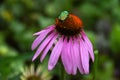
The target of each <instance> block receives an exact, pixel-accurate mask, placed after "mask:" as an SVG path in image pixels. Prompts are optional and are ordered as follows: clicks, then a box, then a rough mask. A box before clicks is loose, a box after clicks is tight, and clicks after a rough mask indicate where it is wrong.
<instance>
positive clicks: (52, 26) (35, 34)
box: [33, 25, 55, 36]
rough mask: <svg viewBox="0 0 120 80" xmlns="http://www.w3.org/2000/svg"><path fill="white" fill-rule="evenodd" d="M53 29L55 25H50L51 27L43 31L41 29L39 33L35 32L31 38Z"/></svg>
mask: <svg viewBox="0 0 120 80" xmlns="http://www.w3.org/2000/svg"><path fill="white" fill-rule="evenodd" d="M54 28H55V25H51V26H48V27H47V28H45V29H43V30H41V31H39V32H36V33H34V34H33V36H37V35H40V34H42V33H44V32H46V30H48V31H49V30H50V31H51V30H53V29H54Z"/></svg>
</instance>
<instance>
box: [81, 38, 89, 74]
mask: <svg viewBox="0 0 120 80" xmlns="http://www.w3.org/2000/svg"><path fill="white" fill-rule="evenodd" d="M80 54H81V61H82V66H83V69H84V72H85V74H88V73H89V53H88V51H87V50H86V48H85V45H84V41H83V40H82V39H80Z"/></svg>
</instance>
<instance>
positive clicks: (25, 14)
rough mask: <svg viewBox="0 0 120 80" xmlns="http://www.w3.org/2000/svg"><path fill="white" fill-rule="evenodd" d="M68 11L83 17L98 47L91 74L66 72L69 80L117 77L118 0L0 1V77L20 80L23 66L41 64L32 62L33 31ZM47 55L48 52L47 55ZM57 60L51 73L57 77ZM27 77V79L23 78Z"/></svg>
mask: <svg viewBox="0 0 120 80" xmlns="http://www.w3.org/2000/svg"><path fill="white" fill-rule="evenodd" d="M64 10H67V11H69V12H71V13H74V14H76V15H77V16H79V17H80V18H81V19H82V20H83V24H84V29H85V31H86V33H87V35H88V37H89V38H90V40H91V41H92V43H93V45H94V50H98V54H97V55H96V60H95V63H92V62H90V64H91V66H90V74H89V75H81V74H80V73H79V72H78V74H77V75H76V76H70V75H66V76H67V79H68V80H93V79H94V80H120V0H0V80H20V76H21V75H22V73H21V68H23V67H24V66H29V65H30V64H34V65H36V66H37V65H38V64H40V65H43V66H46V68H45V69H47V61H48V58H46V60H44V62H43V64H41V63H40V62H39V59H37V60H36V61H35V62H34V63H33V62H32V61H31V59H32V56H33V55H34V52H35V51H31V44H32V42H33V40H34V39H35V37H33V35H32V34H33V33H35V32H37V31H39V30H41V29H43V28H45V27H47V26H49V25H51V24H54V23H55V18H56V17H58V15H59V14H60V12H61V11H64ZM48 56H49V55H48ZM58 71H60V68H59V63H58V65H57V66H56V68H55V69H53V71H51V72H50V74H51V77H52V79H51V80H60V79H61V76H60V73H58ZM26 80H27V79H26Z"/></svg>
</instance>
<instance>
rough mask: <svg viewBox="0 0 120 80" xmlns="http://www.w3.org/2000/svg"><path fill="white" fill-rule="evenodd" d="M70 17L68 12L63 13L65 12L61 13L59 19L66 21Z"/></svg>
mask: <svg viewBox="0 0 120 80" xmlns="http://www.w3.org/2000/svg"><path fill="white" fill-rule="evenodd" d="M68 15H69V12H68V11H63V12H61V14H60V16H59V17H58V19H59V20H62V21H64V20H65V19H66V18H67V17H68Z"/></svg>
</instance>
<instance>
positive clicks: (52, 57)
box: [48, 37, 63, 70]
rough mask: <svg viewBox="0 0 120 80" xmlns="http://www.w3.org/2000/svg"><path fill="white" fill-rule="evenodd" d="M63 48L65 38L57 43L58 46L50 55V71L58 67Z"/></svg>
mask: <svg viewBox="0 0 120 80" xmlns="http://www.w3.org/2000/svg"><path fill="white" fill-rule="evenodd" d="M62 47H63V37H62V38H60V39H59V41H58V42H57V44H56V45H55V47H54V48H53V50H52V53H51V55H50V59H49V62H48V69H49V70H52V69H53V68H54V66H55V65H56V63H57V61H58V59H59V56H60V54H61V51H62Z"/></svg>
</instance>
